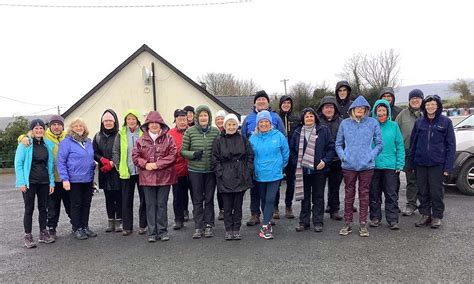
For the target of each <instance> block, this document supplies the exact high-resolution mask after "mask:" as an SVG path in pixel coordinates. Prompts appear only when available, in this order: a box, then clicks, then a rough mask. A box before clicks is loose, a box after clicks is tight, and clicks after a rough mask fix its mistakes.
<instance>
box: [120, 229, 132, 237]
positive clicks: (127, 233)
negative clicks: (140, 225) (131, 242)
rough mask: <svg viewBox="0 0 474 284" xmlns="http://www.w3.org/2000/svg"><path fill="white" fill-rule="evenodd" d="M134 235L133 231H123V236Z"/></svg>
mask: <svg viewBox="0 0 474 284" xmlns="http://www.w3.org/2000/svg"><path fill="white" fill-rule="evenodd" d="M131 234H132V230H123V231H122V236H130V235H131Z"/></svg>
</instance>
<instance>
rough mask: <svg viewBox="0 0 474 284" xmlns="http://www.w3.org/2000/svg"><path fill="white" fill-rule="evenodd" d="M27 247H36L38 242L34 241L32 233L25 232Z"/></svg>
mask: <svg viewBox="0 0 474 284" xmlns="http://www.w3.org/2000/svg"><path fill="white" fill-rule="evenodd" d="M25 247H26V248H35V247H36V244H35V242H34V241H33V235H32V234H25Z"/></svg>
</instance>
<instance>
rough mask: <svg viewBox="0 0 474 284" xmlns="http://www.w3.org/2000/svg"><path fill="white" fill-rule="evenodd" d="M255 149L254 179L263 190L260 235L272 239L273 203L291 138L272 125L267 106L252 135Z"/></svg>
mask: <svg viewBox="0 0 474 284" xmlns="http://www.w3.org/2000/svg"><path fill="white" fill-rule="evenodd" d="M250 144H251V146H252V149H253V152H254V167H255V180H256V181H257V188H258V190H259V193H260V199H261V204H262V211H263V222H262V228H261V230H260V233H259V236H260V237H261V238H264V239H272V238H273V232H272V227H271V225H270V221H271V218H272V215H273V204H274V203H275V197H276V193H277V190H278V187H279V184H280V180H281V179H282V178H283V169H284V168H285V167H286V165H287V164H288V158H289V153H290V151H289V148H288V140H287V139H286V138H285V136H284V135H283V134H282V133H281V132H280V131H278V130H276V129H273V127H272V117H271V115H270V113H269V112H268V111H266V110H264V111H261V112H259V113H258V114H257V128H256V129H255V133H254V134H252V136H251V137H250Z"/></svg>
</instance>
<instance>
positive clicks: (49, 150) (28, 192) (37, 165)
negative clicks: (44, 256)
mask: <svg viewBox="0 0 474 284" xmlns="http://www.w3.org/2000/svg"><path fill="white" fill-rule="evenodd" d="M45 129H46V127H45V124H44V122H43V121H42V120H40V119H34V120H33V121H31V124H30V130H31V133H32V137H31V138H29V139H30V143H29V145H28V146H25V145H23V144H22V143H19V144H18V147H17V148H16V154H15V177H16V187H17V188H19V189H20V191H21V192H22V194H23V200H24V201H25V214H24V216H23V226H24V228H25V247H27V248H34V247H36V244H35V242H34V241H33V235H32V234H31V231H32V220H33V211H34V207H35V196H37V197H38V211H39V216H38V221H39V226H40V234H39V239H38V241H39V242H40V243H47V244H49V243H52V242H54V238H53V237H51V236H50V235H49V231H48V230H47V229H46V219H47V212H46V204H47V200H48V194H51V193H53V192H54V173H53V172H54V165H53V161H54V158H53V148H54V144H53V143H52V142H50V141H48V140H45V139H43V136H44V130H45Z"/></svg>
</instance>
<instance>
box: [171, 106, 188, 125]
mask: <svg viewBox="0 0 474 284" xmlns="http://www.w3.org/2000/svg"><path fill="white" fill-rule="evenodd" d="M187 115H188V114H187V112H186V111H185V110H184V109H180V108H178V109H176V110H175V111H174V115H173V117H174V121H173V122H176V118H177V117H178V116H187Z"/></svg>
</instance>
